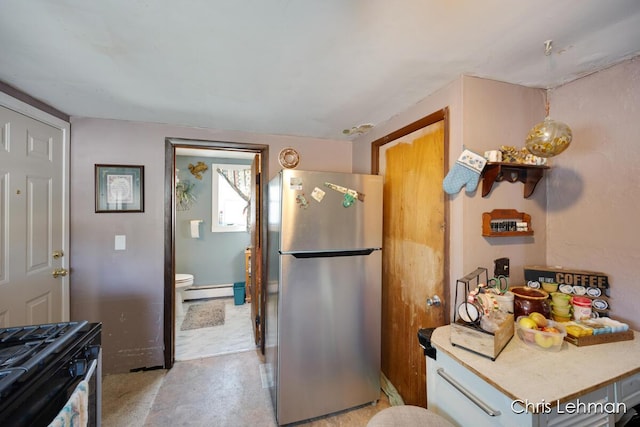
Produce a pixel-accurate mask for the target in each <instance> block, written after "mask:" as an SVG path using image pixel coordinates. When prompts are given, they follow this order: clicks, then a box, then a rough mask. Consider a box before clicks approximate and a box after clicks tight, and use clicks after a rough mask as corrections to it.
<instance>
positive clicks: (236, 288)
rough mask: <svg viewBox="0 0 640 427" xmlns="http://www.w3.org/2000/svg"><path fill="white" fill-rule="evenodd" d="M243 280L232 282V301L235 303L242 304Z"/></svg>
mask: <svg viewBox="0 0 640 427" xmlns="http://www.w3.org/2000/svg"><path fill="white" fill-rule="evenodd" d="M244 287H245V283H244V282H235V283H234V284H233V302H234V303H235V305H242V304H244Z"/></svg>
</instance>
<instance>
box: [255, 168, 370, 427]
mask: <svg viewBox="0 0 640 427" xmlns="http://www.w3.org/2000/svg"><path fill="white" fill-rule="evenodd" d="M268 203H269V209H268V225H269V234H268V236H269V239H268V284H267V289H266V291H267V308H266V314H267V318H266V325H265V327H266V331H265V336H266V338H265V359H266V364H265V376H266V377H267V378H268V379H269V387H270V389H271V390H270V392H271V397H272V401H273V404H274V409H275V414H276V418H277V421H278V424H279V425H282V424H289V423H293V422H297V421H301V420H306V419H309V418H314V417H318V416H322V415H326V414H330V413H334V412H337V411H341V410H344V409H348V408H352V407H355V406H358V405H362V404H365V403H370V402H375V401H377V400H378V399H379V397H380V340H381V338H380V323H381V319H380V318H381V313H380V312H381V308H380V306H381V274H382V273H381V258H382V257H381V249H382V177H381V176H374V175H357V174H343V173H332V172H309V171H299V170H291V169H290V170H284V171H282V172H280V174H279V175H278V176H277V177H275V178H274V179H273V180H272V181H271V182H270V183H269V200H268Z"/></svg>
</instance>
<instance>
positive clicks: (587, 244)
mask: <svg viewBox="0 0 640 427" xmlns="http://www.w3.org/2000/svg"><path fill="white" fill-rule="evenodd" d="M549 99H550V105H551V117H553V118H555V119H557V120H560V121H563V122H565V123H567V124H569V125H570V126H571V129H572V130H573V142H572V143H571V146H570V147H569V148H568V149H567V151H565V152H564V153H563V154H561V155H560V156H558V157H557V158H556V159H555V162H554V168H553V170H552V171H551V174H550V179H549V181H547V186H548V190H547V191H548V210H547V222H548V226H547V227H548V228H547V229H548V235H547V264H549V265H561V266H564V267H567V268H581V269H588V270H595V271H602V272H604V273H606V274H607V275H608V276H609V282H610V292H611V310H612V311H611V314H612V316H613V317H615V318H617V319H620V320H624V321H626V322H628V323H630V324H631V325H632V327H633V328H634V329H636V330H638V329H639V328H640V314H639V313H640V312H639V311H638V303H639V302H640V282H639V272H640V225H639V224H638V222H637V216H636V215H638V212H640V163H639V160H640V143H639V142H638V135H640V58H636V59H635V60H630V61H627V62H624V63H622V64H619V65H617V66H615V67H612V68H609V69H607V70H605V71H601V72H599V73H596V74H592V75H590V76H588V77H585V78H582V79H580V80H577V81H575V82H572V83H570V84H567V85H565V86H562V87H560V88H558V89H555V90H553V91H552V92H551V93H550V96H549Z"/></svg>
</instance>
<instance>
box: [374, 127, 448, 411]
mask: <svg viewBox="0 0 640 427" xmlns="http://www.w3.org/2000/svg"><path fill="white" fill-rule="evenodd" d="M432 118H433V117H432ZM435 118H436V119H438V120H437V121H435V122H434V123H430V124H428V126H427V125H425V124H423V125H422V127H421V128H419V129H418V130H413V131H411V132H410V133H407V134H406V135H404V136H402V137H397V138H396V139H395V140H394V141H393V142H390V143H385V144H384V145H380V146H379V147H378V149H379V152H378V155H379V157H378V164H379V170H378V173H379V174H383V175H384V178H385V179H384V182H385V183H384V220H383V236H384V241H383V261H382V274H383V279H382V371H383V373H384V374H385V375H386V376H387V378H388V379H389V380H390V381H391V383H392V384H393V385H394V386H395V387H396V389H397V390H398V392H399V393H400V395H401V396H402V398H403V400H404V401H405V403H406V404H411V405H418V406H423V407H425V406H426V404H427V399H426V366H425V356H424V353H423V351H422V349H421V348H420V346H419V343H418V338H417V333H418V330H419V329H421V328H428V327H437V326H442V325H444V324H446V323H447V322H448V308H447V307H448V305H447V304H446V301H448V292H445V289H448V286H446V283H447V279H446V277H447V275H446V274H445V273H446V270H447V256H446V255H447V254H446V247H447V244H446V237H447V233H446V226H445V220H446V212H445V207H446V205H445V197H444V192H443V190H442V181H443V179H444V165H445V152H446V151H445V149H446V141H445V130H446V123H445V120H444V117H442V118H440V116H435ZM414 127H417V126H414ZM409 130H411V128H409ZM374 144H375V143H374ZM434 295H438V296H439V297H440V298H441V299H442V300H444V301H445V304H444V305H441V306H439V307H437V306H428V305H427V299H428V298H431V297H433V296H434Z"/></svg>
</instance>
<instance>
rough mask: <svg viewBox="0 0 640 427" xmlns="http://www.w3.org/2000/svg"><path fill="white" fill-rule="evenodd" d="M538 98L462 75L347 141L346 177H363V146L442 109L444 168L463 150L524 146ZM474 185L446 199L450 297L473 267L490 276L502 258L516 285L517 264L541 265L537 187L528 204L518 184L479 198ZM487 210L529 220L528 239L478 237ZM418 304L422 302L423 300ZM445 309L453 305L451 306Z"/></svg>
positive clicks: (541, 205)
mask: <svg viewBox="0 0 640 427" xmlns="http://www.w3.org/2000/svg"><path fill="white" fill-rule="evenodd" d="M544 100H545V97H544V92H543V91H541V90H539V89H530V88H525V87H522V86H518V85H512V84H507V83H501V82H496V81H493V80H486V79H479V78H473V77H466V76H462V77H460V78H459V79H458V80H456V81H454V82H452V83H451V84H449V85H447V86H446V87H445V88H443V89H441V90H440V91H438V92H436V93H435V94H434V95H432V96H429V97H427V98H426V99H425V100H424V101H422V102H420V103H419V104H417V105H416V106H415V107H414V108H412V109H410V110H408V111H406V112H404V113H402V114H399V115H397V116H395V117H394V118H392V119H391V120H389V121H388V122H386V123H383V124H382V125H379V126H376V127H375V128H374V129H373V130H372V131H371V132H369V133H367V134H365V135H363V136H361V137H359V138H358V139H357V140H356V141H354V149H353V152H354V155H353V157H354V171H356V170H360V171H366V172H369V171H370V161H371V160H370V159H371V156H370V145H371V142H372V141H375V140H376V139H378V138H381V137H383V136H385V135H387V134H389V133H391V132H393V131H395V130H397V129H399V128H401V127H403V126H405V125H407V124H409V123H412V122H414V121H416V120H418V119H420V118H422V117H425V116H427V115H429V114H431V113H433V112H434V111H437V110H440V109H442V108H445V107H449V117H450V128H449V132H450V134H449V168H451V167H452V166H453V165H454V164H455V161H456V159H457V158H458V156H459V155H460V153H461V152H462V150H463V147H466V148H468V149H470V150H474V151H476V152H478V153H484V151H485V150H489V149H498V148H499V147H500V146H501V145H514V146H517V147H521V146H523V145H524V138H525V136H526V134H527V132H528V130H529V129H530V128H531V127H532V126H533V125H534V124H535V123H537V122H538V121H540V120H542V119H543V118H544ZM481 186H482V182H480V184H479V186H478V190H477V191H475V192H474V193H472V194H467V193H466V192H465V190H464V188H463V190H462V191H461V192H460V193H458V194H455V195H453V196H448V197H447V200H448V203H449V215H450V218H449V232H450V246H449V248H450V262H449V272H450V278H451V283H450V284H449V285H450V295H451V297H453V296H454V295H455V280H456V279H457V278H460V277H462V276H464V275H465V274H467V273H469V272H471V271H473V270H474V269H476V268H477V267H486V268H488V269H489V275H490V277H491V275H492V274H493V260H495V259H496V258H501V257H508V258H509V259H510V262H511V281H512V283H517V284H521V283H522V282H523V277H524V272H523V268H522V267H523V265H524V264H526V263H544V260H545V246H546V239H545V235H546V233H545V225H546V222H545V205H546V195H545V188H544V185H543V184H540V185H539V188H537V189H536V192H535V193H534V194H533V196H532V197H531V198H530V199H524V198H523V185H522V184H520V183H516V184H512V183H507V182H504V183H499V184H496V185H495V186H494V189H493V191H492V192H491V193H490V195H489V196H488V197H487V198H483V197H482V193H481ZM493 209H516V210H518V211H521V212H526V213H528V214H530V215H531V216H532V223H533V228H534V231H535V235H534V236H533V237H526V238H522V237H509V238H484V237H482V235H481V231H482V213H483V212H489V211H491V210H493ZM425 303H426V301H425ZM451 308H453V307H451Z"/></svg>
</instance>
